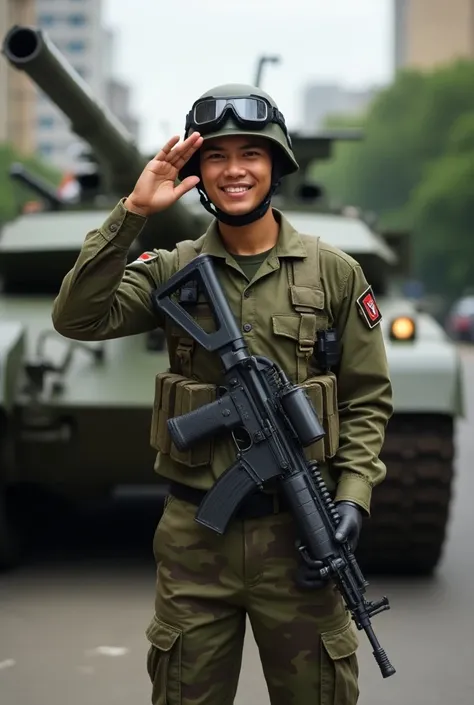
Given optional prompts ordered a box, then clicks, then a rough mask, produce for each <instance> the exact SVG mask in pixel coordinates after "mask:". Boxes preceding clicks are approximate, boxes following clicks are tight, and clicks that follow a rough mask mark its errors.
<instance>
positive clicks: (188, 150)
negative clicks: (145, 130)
mask: <svg viewBox="0 0 474 705" xmlns="http://www.w3.org/2000/svg"><path fill="white" fill-rule="evenodd" d="M178 142H179V136H175V137H172V138H171V139H170V140H169V142H167V143H166V144H165V146H164V147H163V149H161V150H160V151H159V152H158V154H157V155H156V157H154V158H153V159H152V160H151V161H149V162H148V164H147V165H146V167H145V168H144V170H143V171H142V173H141V174H140V176H139V178H138V181H137V183H136V184H135V187H134V189H133V191H132V193H131V194H130V196H129V197H128V198H127V199H126V200H125V208H127V209H128V210H131V211H133V212H135V213H139V214H140V215H144V216H149V215H152V214H153V213H159V212H160V211H163V210H165V209H166V208H169V206H171V205H172V204H173V203H175V201H177V200H178V199H179V198H181V196H184V194H185V193H187V192H188V191H190V190H191V189H192V188H194V186H196V184H198V183H199V177H198V176H188V177H187V178H186V179H184V180H183V181H182V182H181V183H180V184H179V185H178V186H175V181H176V179H177V177H178V172H179V170H180V169H181V168H182V167H183V166H184V165H185V164H186V162H187V161H188V160H189V159H191V157H192V156H193V154H194V153H195V152H196V151H197V150H198V149H199V148H200V146H201V145H202V142H203V139H202V137H201V135H200V134H199V132H193V134H192V135H191V136H190V137H188V138H187V139H186V140H184V142H182V143H181V144H179V145H178Z"/></svg>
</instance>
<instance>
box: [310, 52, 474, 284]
mask: <svg viewBox="0 0 474 705" xmlns="http://www.w3.org/2000/svg"><path fill="white" fill-rule="evenodd" d="M349 119H350V118H349ZM347 120H348V118H347V117H346V124H347ZM359 125H360V126H361V127H362V128H363V131H364V134H365V137H364V140H363V141H362V142H359V143H355V144H354V143H353V144H344V143H341V144H339V145H338V146H337V148H336V149H335V152H334V154H335V158H334V160H333V161H332V162H331V163H327V164H319V165H315V166H314V167H313V170H312V177H313V178H314V179H317V180H319V181H321V182H322V183H323V184H324V186H325V187H326V190H327V192H328V193H329V194H330V195H331V200H332V201H333V202H334V203H350V204H352V205H356V206H359V207H360V208H362V209H363V210H364V211H367V210H369V211H372V212H375V213H377V215H378V216H379V220H380V224H381V226H384V227H390V228H398V229H399V228H409V229H411V230H413V233H414V255H415V265H416V274H418V275H419V276H420V277H421V278H422V280H423V281H424V283H425V284H426V286H427V288H428V290H429V291H437V292H441V293H446V294H448V295H449V296H456V295H457V294H458V293H460V292H462V291H463V289H464V288H465V287H466V286H467V285H469V284H471V285H472V284H474V247H473V242H474V239H473V238H472V235H471V227H470V223H471V222H472V221H473V220H474V198H473V197H472V184H473V183H474V62H471V61H465V60H461V61H456V62H453V63H452V64H449V65H446V66H443V67H440V68H438V69H436V70H433V71H431V72H426V73H423V72H418V71H404V72H401V73H400V74H399V75H398V76H397V77H396V80H395V81H394V83H393V84H392V85H391V86H389V87H387V88H385V89H383V90H381V91H380V92H379V94H378V95H377V96H376V98H375V99H374V101H373V102H372V104H371V105H370V106H369V109H368V111H367V114H366V116H365V118H364V119H363V120H362V121H360V122H359Z"/></svg>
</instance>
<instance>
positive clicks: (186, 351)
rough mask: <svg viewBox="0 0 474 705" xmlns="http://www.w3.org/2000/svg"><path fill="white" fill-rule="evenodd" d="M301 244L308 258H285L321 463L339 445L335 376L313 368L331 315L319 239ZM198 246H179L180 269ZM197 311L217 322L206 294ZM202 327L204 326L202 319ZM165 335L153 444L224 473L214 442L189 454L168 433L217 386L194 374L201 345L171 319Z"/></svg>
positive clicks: (312, 451) (310, 451)
mask: <svg viewBox="0 0 474 705" xmlns="http://www.w3.org/2000/svg"><path fill="white" fill-rule="evenodd" d="M301 239H302V240H303V242H304V244H305V246H306V251H307V256H306V257H305V258H302V259H300V258H294V259H290V258H285V260H286V262H287V263H288V266H286V270H287V275H288V286H289V292H290V301H291V306H292V309H293V311H294V312H296V313H297V314H298V316H299V324H298V335H297V338H295V345H296V351H295V352H296V382H297V383H298V384H300V385H301V386H303V387H304V388H305V389H306V391H307V393H308V395H309V397H310V399H311V401H312V402H313V405H314V407H315V409H316V411H317V413H318V416H319V419H320V421H321V422H322V424H323V427H324V429H325V431H326V436H325V438H324V439H323V440H321V441H318V442H317V443H314V444H312V445H311V446H309V447H308V448H306V449H305V451H306V455H307V458H308V459H309V460H312V459H314V460H317V461H319V462H322V461H325V460H327V459H328V458H331V457H333V456H334V455H335V454H336V452H337V449H338V446H339V414H338V403H337V383H336V377H335V374H334V373H333V372H331V371H329V372H322V373H319V372H316V371H314V370H311V369H310V359H311V358H312V356H313V352H314V346H315V343H316V336H317V331H318V330H326V329H327V328H328V324H329V315H328V311H327V306H326V307H325V303H326V304H327V302H325V292H324V290H323V287H322V284H321V268H320V260H319V249H320V248H319V239H318V238H317V237H313V236H309V235H301ZM198 243H199V241H198ZM198 243H196V242H194V241H192V240H186V241H183V242H180V243H178V244H177V269H178V270H179V269H182V268H183V267H185V266H186V265H187V264H188V263H189V262H191V261H192V260H193V259H194V258H195V257H196V256H197V255H198V252H199V250H198V248H199V244H198ZM184 298H186V297H184ZM192 306H193V308H195V309H196V308H198V309H199V312H200V313H197V314H196V315H197V316H198V317H199V315H201V317H202V316H204V317H206V316H207V320H208V321H211V320H212V321H213V319H212V314H211V309H210V307H209V305H208V303H207V302H206V300H205V298H204V295H203V294H201V295H200V297H199V298H198V300H197V302H196V303H195V304H192ZM206 309H207V312H206ZM203 311H204V313H203ZM190 313H191V315H193V313H192V312H191V311H190ZM274 313H279V312H277V311H276V312H274ZM198 322H199V323H201V320H199V321H198ZM165 332H166V337H167V342H168V352H169V357H170V368H169V370H168V371H167V372H161V373H159V374H158V375H157V376H156V388H155V402H154V408H153V417H152V425H151V426H152V427H151V438H150V442H151V445H152V446H153V447H154V448H155V449H156V450H158V451H159V452H160V454H161V456H162V460H163V456H170V458H171V459H172V460H173V461H175V462H177V463H180V464H182V465H185V466H188V467H192V468H198V467H203V468H204V466H206V465H211V466H212V465H213V463H214V464H215V465H216V466H218V467H219V468H220V461H219V460H218V459H216V455H215V452H214V451H215V450H216V452H217V446H216V448H215V442H214V439H210V440H209V441H206V442H200V443H197V444H196V446H195V447H194V448H192V449H190V450H188V451H184V452H183V451H179V450H178V449H177V448H176V447H175V445H174V443H172V441H171V438H170V436H169V433H168V430H167V421H168V419H169V418H171V417H173V416H178V415H180V414H183V413H186V412H189V411H192V410H194V409H196V408H199V407H200V406H202V405H203V404H206V403H209V402H211V401H213V400H214V399H215V398H216V394H217V386H216V384H212V383H211V382H210V380H206V382H204V381H203V380H201V379H200V378H199V377H198V375H196V374H194V370H193V356H194V353H195V348H196V346H197V345H198V343H196V342H195V341H194V340H193V339H192V338H191V337H190V336H189V335H187V334H186V332H185V331H183V330H182V329H178V332H177V328H176V325H175V324H174V323H172V322H170V321H168V320H167V324H166V330H165ZM207 332H210V331H207ZM166 472H170V473H171V474H169V475H168V476H169V477H172V478H174V479H177V477H175V475H174V474H173V473H174V472H175V470H169V469H168V468H167V469H166ZM217 472H218V471H216V474H217Z"/></svg>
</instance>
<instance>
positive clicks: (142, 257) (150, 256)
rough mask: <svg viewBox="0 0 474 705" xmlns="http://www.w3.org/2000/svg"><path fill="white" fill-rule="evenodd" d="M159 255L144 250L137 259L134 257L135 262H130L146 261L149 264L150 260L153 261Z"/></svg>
mask: <svg viewBox="0 0 474 705" xmlns="http://www.w3.org/2000/svg"><path fill="white" fill-rule="evenodd" d="M157 257H158V255H157V254H156V252H143V253H142V254H141V255H140V257H137V259H134V260H133V262H130V264H137V263H138V262H144V263H145V264H148V263H149V262H152V261H153V260H154V259H156V258H157Z"/></svg>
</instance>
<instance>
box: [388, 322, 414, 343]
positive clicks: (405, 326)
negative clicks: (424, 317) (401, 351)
mask: <svg viewBox="0 0 474 705" xmlns="http://www.w3.org/2000/svg"><path fill="white" fill-rule="evenodd" d="M415 334H416V326H415V321H414V320H413V318H410V317H409V316H397V318H394V319H393V321H392V322H391V324H390V338H391V339H392V340H404V341H405V340H414V339H415Z"/></svg>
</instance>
